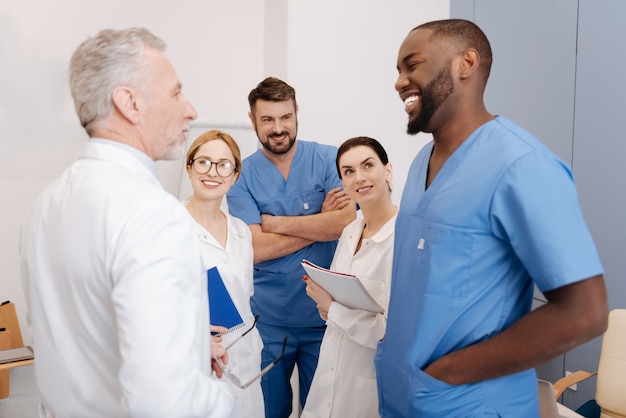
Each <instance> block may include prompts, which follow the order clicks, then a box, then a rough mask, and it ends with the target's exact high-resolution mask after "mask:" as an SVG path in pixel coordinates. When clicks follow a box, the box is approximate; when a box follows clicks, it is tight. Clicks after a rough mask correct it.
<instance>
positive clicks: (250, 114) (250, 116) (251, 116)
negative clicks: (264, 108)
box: [248, 112, 256, 131]
mask: <svg viewBox="0 0 626 418" xmlns="http://www.w3.org/2000/svg"><path fill="white" fill-rule="evenodd" d="M248 117H249V118H250V122H252V129H254V130H255V131H256V121H255V120H254V115H253V114H252V112H248Z"/></svg>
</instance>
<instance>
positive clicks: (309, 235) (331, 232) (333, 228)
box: [250, 187, 356, 264]
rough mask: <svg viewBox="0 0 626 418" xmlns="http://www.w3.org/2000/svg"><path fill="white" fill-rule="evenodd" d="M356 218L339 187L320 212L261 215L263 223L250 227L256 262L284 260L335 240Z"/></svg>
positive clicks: (347, 197)
mask: <svg viewBox="0 0 626 418" xmlns="http://www.w3.org/2000/svg"><path fill="white" fill-rule="evenodd" d="M355 216H356V205H355V203H354V202H353V201H352V200H351V199H350V197H349V196H348V194H347V193H346V192H345V191H342V190H341V189H340V188H339V187H337V188H335V189H332V190H331V191H329V192H328V194H327V195H326V198H325V199H324V203H323V204H322V211H321V212H320V213H316V214H313V215H302V216H272V215H267V214H264V215H261V224H254V225H250V231H251V232H252V246H253V248H254V263H255V264H256V263H260V262H262V261H266V260H271V259H274V258H278V257H283V256H285V255H287V254H291V253H293V252H295V251H298V250H300V249H302V248H304V247H306V246H307V245H310V244H312V243H313V242H317V241H320V242H324V241H332V240H335V239H337V238H339V236H340V235H341V232H342V231H343V228H344V227H345V226H346V225H348V224H349V223H350V222H352V221H353V220H354V218H355Z"/></svg>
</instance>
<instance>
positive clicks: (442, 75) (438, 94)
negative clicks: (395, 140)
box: [406, 61, 454, 135]
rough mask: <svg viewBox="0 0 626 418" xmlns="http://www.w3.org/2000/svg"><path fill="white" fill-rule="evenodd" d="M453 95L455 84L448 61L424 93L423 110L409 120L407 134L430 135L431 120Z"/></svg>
mask: <svg viewBox="0 0 626 418" xmlns="http://www.w3.org/2000/svg"><path fill="white" fill-rule="evenodd" d="M452 93H454V83H453V82H452V74H450V62H449V61H448V62H446V63H445V64H444V66H443V68H442V69H441V70H440V71H439V73H437V75H436V76H435V78H433V79H432V80H431V81H430V82H429V83H428V85H427V86H426V88H425V89H424V91H423V92H422V98H421V100H422V103H421V107H422V108H421V109H420V112H419V113H418V115H417V116H416V117H415V118H414V119H412V120H411V119H409V124H408V125H407V128H406V132H407V133H408V134H409V135H415V134H417V133H419V132H427V133H429V132H430V131H429V130H428V124H429V123H430V119H431V118H432V117H433V115H434V114H435V112H436V111H437V109H439V106H441V104H442V103H443V102H444V101H445V100H446V99H447V98H448V96H450V95H451V94H452Z"/></svg>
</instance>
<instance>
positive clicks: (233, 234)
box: [196, 215, 265, 418]
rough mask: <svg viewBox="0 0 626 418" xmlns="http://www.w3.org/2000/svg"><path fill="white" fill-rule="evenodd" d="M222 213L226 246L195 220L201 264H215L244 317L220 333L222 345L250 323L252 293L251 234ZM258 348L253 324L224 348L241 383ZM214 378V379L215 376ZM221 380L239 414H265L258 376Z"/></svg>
mask: <svg viewBox="0 0 626 418" xmlns="http://www.w3.org/2000/svg"><path fill="white" fill-rule="evenodd" d="M226 217H227V222H228V237H227V240H226V248H223V247H222V246H221V245H220V243H219V242H217V240H216V239H215V238H214V237H213V236H212V235H211V234H210V233H209V232H208V231H207V230H206V229H205V228H204V227H203V226H202V225H200V224H199V223H197V222H196V230H197V233H198V238H199V239H200V250H201V252H202V258H203V260H204V265H205V267H206V268H207V269H210V268H213V267H217V270H218V271H219V273H220V276H221V277H222V281H223V282H224V285H225V286H226V289H227V290H228V293H229V294H230V297H231V299H232V300H233V302H234V303H235V306H236V307H237V310H238V311H239V314H240V315H241V317H242V318H243V319H244V321H245V325H244V326H243V327H241V328H239V329H236V330H234V331H231V332H230V333H228V334H226V335H224V336H223V342H222V344H223V345H224V346H227V345H228V344H230V342H231V341H233V340H234V339H236V338H237V337H238V336H240V335H241V334H242V333H244V332H245V331H246V330H248V329H249V328H250V326H252V324H253V323H254V315H252V310H251V309H250V297H251V296H252V294H253V293H254V279H253V258H252V257H253V252H252V235H251V233H250V229H249V228H248V226H247V225H246V224H245V223H243V222H242V221H241V220H240V219H237V218H235V217H233V216H231V215H226ZM262 350H263V340H262V339H261V336H260V335H259V331H258V330H257V329H256V328H254V329H253V330H252V331H250V332H249V333H248V334H246V336H245V337H243V338H242V339H241V340H239V341H237V342H236V343H235V345H233V346H232V347H231V348H230V349H229V350H228V364H227V365H226V370H227V372H228V373H229V374H232V375H235V376H237V377H238V378H239V380H240V381H241V382H242V383H244V382H247V381H249V380H250V379H252V378H254V377H255V376H256V375H258V374H259V372H260V371H261V351H262ZM214 378H215V379H217V377H215V376H214ZM222 380H224V381H226V382H228V383H229V385H230V386H231V390H232V391H233V394H234V396H235V402H236V404H237V406H238V408H239V412H240V413H241V416H242V417H244V418H264V417H265V406H264V403H263V391H262V390H261V379H259V380H257V381H256V382H254V383H253V384H252V385H250V386H248V387H247V388H245V389H241V388H239V387H237V386H235V385H234V384H233V383H232V382H231V381H230V380H229V379H228V378H227V377H222Z"/></svg>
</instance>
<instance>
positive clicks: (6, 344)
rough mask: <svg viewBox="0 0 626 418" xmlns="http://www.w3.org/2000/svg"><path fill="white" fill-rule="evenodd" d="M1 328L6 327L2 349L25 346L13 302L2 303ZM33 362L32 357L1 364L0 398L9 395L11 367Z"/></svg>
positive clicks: (1, 338) (0, 338)
mask: <svg viewBox="0 0 626 418" xmlns="http://www.w3.org/2000/svg"><path fill="white" fill-rule="evenodd" d="M0 329H4V331H0V350H6V349H8V348H19V347H24V341H23V340H22V332H21V331H20V325H19V323H18V321H17V315H16V313H15V305H13V303H12V302H9V301H6V302H4V303H2V305H0ZM33 363H34V360H33V359H30V360H20V361H13V362H10V363H4V364H0V399H4V398H6V397H8V396H9V393H10V383H11V369H12V368H14V367H19V366H26V365H28V364H33Z"/></svg>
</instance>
